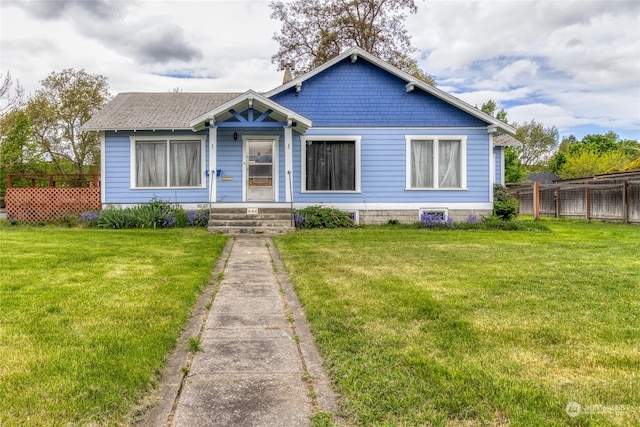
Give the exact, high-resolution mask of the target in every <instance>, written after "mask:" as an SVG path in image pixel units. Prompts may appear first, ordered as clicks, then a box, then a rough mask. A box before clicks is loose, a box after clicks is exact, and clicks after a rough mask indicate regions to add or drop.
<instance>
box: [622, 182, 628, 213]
mask: <svg viewBox="0 0 640 427" xmlns="http://www.w3.org/2000/svg"><path fill="white" fill-rule="evenodd" d="M628 185H629V181H628V180H626V179H625V180H624V181H622V222H624V223H625V224H626V223H628V222H629V191H628Z"/></svg>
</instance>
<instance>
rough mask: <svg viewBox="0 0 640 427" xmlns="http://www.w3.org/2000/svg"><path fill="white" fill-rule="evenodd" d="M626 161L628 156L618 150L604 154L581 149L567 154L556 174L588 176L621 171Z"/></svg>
mask: <svg viewBox="0 0 640 427" xmlns="http://www.w3.org/2000/svg"><path fill="white" fill-rule="evenodd" d="M628 162H629V160H628V157H627V156H626V155H625V154H624V153H623V152H621V151H619V150H615V151H610V152H607V153H604V154H603V153H599V152H597V151H592V150H582V151H580V152H578V153H576V154H570V155H568V156H567V159H566V161H565V163H564V164H563V165H562V167H561V168H560V170H559V171H558V174H559V175H560V177H561V178H562V179H568V178H581V177H588V176H593V175H598V174H603V173H609V172H617V171H621V170H623V169H624V167H625V166H626V165H627V163H628Z"/></svg>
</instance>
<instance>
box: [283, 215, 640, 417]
mask: <svg viewBox="0 0 640 427" xmlns="http://www.w3.org/2000/svg"><path fill="white" fill-rule="evenodd" d="M545 223H546V224H547V225H548V226H549V227H550V228H551V230H552V231H551V232H505V231H430V230H415V229H414V230H412V229H406V228H404V229H403V228H398V229H394V228H365V229H349V230H309V231H304V232H299V233H294V234H288V235H285V236H281V237H278V238H277V239H276V244H277V247H278V249H279V251H280V254H281V257H282V259H283V261H284V263H285V266H286V269H287V271H288V272H289V274H290V277H291V279H292V281H293V283H294V286H295V287H296V289H297V292H298V295H299V297H300V299H301V301H302V303H303V305H304V306H305V309H306V311H307V316H308V319H309V321H310V324H311V328H312V332H313V333H314V336H315V338H316V340H317V343H318V345H319V347H320V349H321V353H322V354H323V356H324V358H325V362H326V365H327V368H328V371H329V374H330V376H331V378H332V380H333V382H334V383H335V385H336V389H337V391H338V393H339V395H340V400H341V404H342V407H343V410H344V415H345V416H346V418H347V420H348V421H349V423H350V424H353V425H366V426H376V425H378V426H383V425H384V426H401V425H406V426H414V425H443V426H458V425H461V426H472V425H474V426H475V425H512V426H533V425H545V426H553V425H557V426H563V425H620V426H626V425H640V353H639V350H638V349H639V346H638V343H639V341H638V339H639V337H640V300H639V296H640V256H639V254H640V227H639V226H637V225H636V226H629V225H618V224H602V223H587V222H580V221H556V220H549V221H545ZM578 405H579V406H578ZM569 413H570V414H571V415H572V416H569Z"/></svg>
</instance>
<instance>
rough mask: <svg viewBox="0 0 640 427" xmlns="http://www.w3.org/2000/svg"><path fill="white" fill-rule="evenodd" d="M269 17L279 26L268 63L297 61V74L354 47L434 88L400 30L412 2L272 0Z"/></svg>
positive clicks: (402, 30) (404, 31)
mask: <svg viewBox="0 0 640 427" xmlns="http://www.w3.org/2000/svg"><path fill="white" fill-rule="evenodd" d="M269 6H270V7H271V11H272V13H271V18H272V19H276V20H278V21H280V22H281V23H282V28H281V29H280V32H278V33H276V34H274V36H273V39H274V40H275V41H277V42H278V43H279V44H280V47H279V49H278V52H277V53H276V54H275V55H274V56H273V58H272V60H274V61H281V60H290V59H292V60H295V61H296V70H297V72H307V71H310V70H312V69H313V68H316V67H318V66H320V65H322V64H324V63H325V62H327V61H329V60H330V59H331V58H334V57H336V56H338V55H339V54H340V53H341V52H343V51H345V50H347V49H349V48H351V47H353V46H358V47H360V48H362V49H364V50H366V51H367V52H369V53H371V54H373V55H375V56H377V57H379V58H381V59H383V60H385V61H387V62H389V63H391V64H392V65H394V66H396V67H398V68H400V69H401V70H404V71H406V72H408V73H410V74H411V75H413V76H414V77H416V78H417V79H420V80H422V81H425V82H427V83H428V84H430V85H435V81H434V79H433V77H432V76H430V75H429V74H428V73H426V72H424V71H423V70H421V69H420V67H419V66H418V64H417V62H416V60H415V59H413V58H412V57H411V55H412V54H413V53H415V52H416V49H415V48H414V47H413V46H412V45H411V37H410V36H409V34H407V30H406V29H405V27H404V19H405V18H406V15H405V13H407V12H408V13H416V12H417V10H418V8H417V6H416V4H415V1H414V0H294V1H287V2H285V1H273V2H271V3H270V4H269Z"/></svg>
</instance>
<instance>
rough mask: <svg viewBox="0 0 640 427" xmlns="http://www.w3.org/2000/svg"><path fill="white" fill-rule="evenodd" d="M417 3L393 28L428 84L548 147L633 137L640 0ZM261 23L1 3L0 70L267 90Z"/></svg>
mask: <svg viewBox="0 0 640 427" xmlns="http://www.w3.org/2000/svg"><path fill="white" fill-rule="evenodd" d="M416 5H417V6H418V12H417V13H416V14H414V15H409V16H408V17H407V18H406V20H405V27H406V29H407V31H408V33H409V35H410V36H411V37H412V44H413V46H414V47H415V48H416V49H417V52H416V54H415V55H414V56H415V58H416V59H417V61H418V65H419V66H420V67H421V68H422V69H423V70H426V71H427V72H428V73H429V74H431V75H433V76H434V77H435V79H436V83H437V86H438V88H440V89H442V90H444V91H446V92H448V93H450V94H452V95H454V96H456V97H458V98H460V99H462V100H463V101H465V102H467V103H469V104H471V105H475V106H478V107H480V106H481V105H482V104H483V103H484V102H486V101H487V100H489V99H493V100H494V101H495V102H496V103H497V105H498V109H500V108H504V109H505V110H506V111H507V119H508V121H509V122H510V123H512V124H513V123H514V122H515V123H518V124H523V123H525V122H530V121H531V120H535V121H536V122H538V123H542V124H543V125H544V126H545V127H550V126H555V127H556V128H557V129H558V131H559V135H560V138H563V137H567V136H569V135H574V136H575V137H576V138H578V139H581V138H582V137H583V136H585V135H587V134H603V133H606V132H608V131H613V132H615V133H617V134H618V135H619V136H620V138H622V139H634V140H640V1H638V0H625V1H606V0H605V1H582V0H580V1H562V0H541V1H530V0H510V1H495V0H494V1H486V0H484V1H481V0H478V1H437V0H436V1H434V0H416ZM270 14H271V9H270V8H269V1H268V0H250V1H245V0H230V1H229V0H227V1H225V0H200V1H188V0H187V1H177V0H174V1H159V0H125V1H123V0H65V1H28V0H25V1H13V0H0V28H1V29H0V74H2V75H3V76H6V74H7V73H8V72H9V73H10V74H11V76H12V78H13V79H14V80H18V81H19V82H20V84H21V85H22V86H23V87H24V89H25V90H26V91H27V93H34V92H35V91H36V90H38V89H39V88H40V81H41V80H43V79H44V78H45V77H46V76H47V75H48V74H50V73H51V72H53V71H56V72H58V71H62V70H63V69H66V68H74V69H77V70H79V69H84V70H86V71H87V72H89V73H91V74H101V75H104V76H105V77H107V79H108V83H109V88H110V92H111V93H112V94H114V95H115V94H116V93H119V92H167V91H171V90H174V89H180V90H182V91H183V92H244V91H246V90H248V89H253V90H255V91H258V92H260V91H268V90H271V89H273V88H275V87H277V86H279V85H280V84H281V83H282V72H281V71H278V69H277V64H273V63H272V62H271V56H272V55H273V54H274V53H275V52H276V51H277V49H278V44H277V43H276V42H275V41H274V40H273V38H272V37H273V34H274V33H276V32H278V30H279V29H280V27H281V24H280V22H278V21H275V20H272V19H270ZM293 59H295V58H293Z"/></svg>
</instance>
